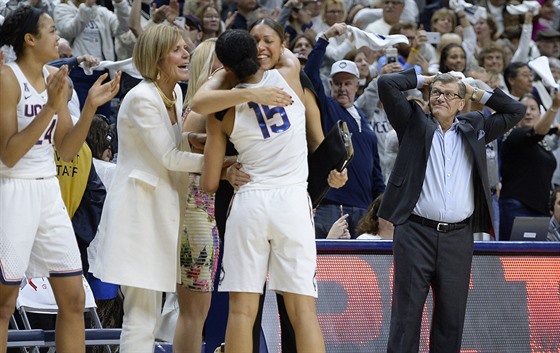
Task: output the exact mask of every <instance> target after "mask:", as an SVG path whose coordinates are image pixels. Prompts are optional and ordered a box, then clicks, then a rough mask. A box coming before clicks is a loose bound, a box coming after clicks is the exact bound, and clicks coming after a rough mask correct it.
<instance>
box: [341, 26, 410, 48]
mask: <svg viewBox="0 0 560 353" xmlns="http://www.w3.org/2000/svg"><path fill="white" fill-rule="evenodd" d="M346 28H347V29H348V30H347V34H348V36H350V34H353V35H354V45H355V46H356V49H360V48H361V47H369V48H371V49H373V50H381V49H385V48H388V47H391V46H393V45H394V44H397V43H406V44H408V38H407V37H406V36H405V35H403V34H392V35H389V36H382V35H379V34H374V33H369V32H365V31H362V30H361V29H359V28H356V27H353V26H347V27H346Z"/></svg>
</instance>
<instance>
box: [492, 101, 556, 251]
mask: <svg viewBox="0 0 560 353" xmlns="http://www.w3.org/2000/svg"><path fill="white" fill-rule="evenodd" d="M521 103H523V104H524V105H525V106H526V107H527V111H526V113H525V116H524V117H523V119H522V120H521V121H520V122H519V123H518V124H517V126H516V127H515V128H513V129H512V130H511V131H510V132H509V133H508V134H506V136H505V137H504V142H503V143H502V165H501V173H500V174H501V176H502V190H501V192H500V240H509V239H510V237H511V227H512V225H513V220H514V219H515V217H517V216H530V217H540V216H542V217H547V216H549V215H550V213H549V207H548V206H549V205H548V200H549V196H550V191H551V189H552V183H551V180H552V174H553V173H554V170H555V169H556V159H555V158H554V155H553V154H552V151H551V149H550V147H549V146H548V144H547V143H546V140H545V139H544V138H545V136H546V135H547V134H549V133H550V126H551V124H552V123H553V122H554V117H555V116H556V114H557V113H558V109H559V108H560V92H556V94H555V95H554V98H553V103H552V107H550V108H549V109H548V110H547V111H546V112H545V113H544V114H543V115H542V116H541V112H540V108H539V104H538V102H537V99H536V98H535V96H533V95H532V94H525V95H524V96H523V97H522V98H521Z"/></svg>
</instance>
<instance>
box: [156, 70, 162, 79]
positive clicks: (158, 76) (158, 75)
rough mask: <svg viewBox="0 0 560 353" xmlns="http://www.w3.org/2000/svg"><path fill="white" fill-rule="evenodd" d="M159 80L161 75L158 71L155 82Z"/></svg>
mask: <svg viewBox="0 0 560 353" xmlns="http://www.w3.org/2000/svg"><path fill="white" fill-rule="evenodd" d="M160 78H161V75H160V74H159V71H158V73H157V75H156V81H159V79H160Z"/></svg>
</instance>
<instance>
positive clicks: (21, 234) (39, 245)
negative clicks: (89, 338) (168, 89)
mask: <svg viewBox="0 0 560 353" xmlns="http://www.w3.org/2000/svg"><path fill="white" fill-rule="evenodd" d="M58 40H59V36H58V35H57V34H56V31H55V26H54V21H53V19H52V18H51V17H50V16H49V15H48V14H47V13H45V12H42V11H40V10H38V9H35V8H32V7H28V6H22V7H19V8H18V9H16V10H15V11H14V12H13V13H12V14H11V15H9V16H8V17H7V18H6V19H5V21H4V23H3V25H2V27H1V28H0V46H3V45H10V46H12V47H13V49H14V51H15V53H16V55H17V59H16V61H15V62H12V63H8V64H6V65H5V66H2V65H0V70H1V73H0V92H2V94H1V95H0V107H2V109H0V195H2V197H1V198H0V210H2V212H0V229H1V231H0V259H2V261H1V264H0V312H1V313H2V315H0V352H5V351H6V341H7V334H8V323H9V320H10V316H11V314H12V313H13V312H14V309H15V305H16V298H17V295H18V290H19V286H20V284H21V281H22V279H23V276H27V277H49V282H50V284H51V286H52V288H53V291H54V295H55V299H56V302H57V305H58V308H59V311H58V318H57V323H56V350H57V351H58V352H63V353H65V352H66V353H77V352H85V335H84V332H85V329H84V316H83V312H84V300H85V299H84V298H85V295H84V288H83V284H82V265H81V259H80V252H79V250H78V245H77V242H76V237H75V235H74V230H73V228H72V223H71V221H70V217H69V215H68V212H67V211H66V208H65V206H64V203H63V200H62V197H61V191H60V185H59V182H58V180H57V178H56V174H57V171H56V165H55V158H54V156H53V145H56V149H57V153H58V155H59V156H60V157H61V158H62V159H63V160H64V161H67V162H69V161H71V160H72V159H73V158H74V157H75V156H76V154H77V153H78V151H79V149H80V148H81V147H82V145H83V142H84V140H85V138H86V135H87V133H88V129H89V126H90V123H91V120H92V118H93V114H94V113H95V110H96V109H97V107H99V106H100V105H101V104H104V103H106V102H108V101H109V100H111V99H112V98H113V97H114V96H115V95H116V94H117V92H118V90H119V82H120V73H119V74H117V75H116V76H115V79H114V80H112V81H110V82H107V83H105V84H101V82H102V81H103V80H104V79H106V78H107V75H106V74H105V75H102V76H101V77H100V78H99V79H98V80H97V81H96V82H95V83H94V84H93V86H92V87H91V89H90V90H89V94H88V97H87V99H86V101H85V105H84V107H83V109H82V112H81V115H80V119H79V120H78V122H77V123H76V124H75V125H74V124H73V123H72V119H71V117H70V112H69V111H68V103H67V100H68V81H67V78H68V68H67V67H66V66H63V67H62V68H61V69H56V68H54V67H50V66H47V65H46V64H47V63H48V62H50V61H52V60H55V59H57V58H58V49H57V48H58ZM2 61H3V58H2ZM22 210H25V212H22Z"/></svg>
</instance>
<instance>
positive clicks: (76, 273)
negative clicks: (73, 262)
mask: <svg viewBox="0 0 560 353" xmlns="http://www.w3.org/2000/svg"><path fill="white" fill-rule="evenodd" d="M83 273H84V271H83V270H74V271H68V272H49V277H57V278H58V277H73V276H81V275H82V274H83Z"/></svg>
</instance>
